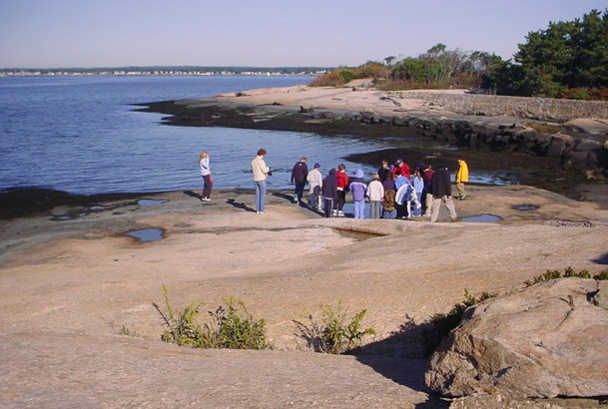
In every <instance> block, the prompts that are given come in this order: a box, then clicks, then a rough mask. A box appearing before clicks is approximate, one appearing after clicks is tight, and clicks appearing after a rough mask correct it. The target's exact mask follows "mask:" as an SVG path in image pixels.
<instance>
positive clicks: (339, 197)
mask: <svg viewBox="0 0 608 409" xmlns="http://www.w3.org/2000/svg"><path fill="white" fill-rule="evenodd" d="M344 203H346V190H338V191H337V193H336V210H337V211H339V212H341V211H342V209H343V208H344Z"/></svg>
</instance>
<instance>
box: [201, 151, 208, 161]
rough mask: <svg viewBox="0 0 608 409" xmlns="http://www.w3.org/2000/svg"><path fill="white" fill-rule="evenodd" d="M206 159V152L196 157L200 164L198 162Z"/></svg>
mask: <svg viewBox="0 0 608 409" xmlns="http://www.w3.org/2000/svg"><path fill="white" fill-rule="evenodd" d="M208 157H209V152H207V151H202V152H201V153H200V155H198V161H199V162H200V161H202V160H203V159H205V158H208Z"/></svg>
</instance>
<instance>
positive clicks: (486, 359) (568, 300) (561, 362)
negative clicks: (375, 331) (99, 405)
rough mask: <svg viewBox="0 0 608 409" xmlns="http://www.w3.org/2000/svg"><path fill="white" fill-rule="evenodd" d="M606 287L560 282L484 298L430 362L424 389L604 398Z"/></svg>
mask: <svg viewBox="0 0 608 409" xmlns="http://www.w3.org/2000/svg"><path fill="white" fill-rule="evenodd" d="M598 289H599V290H600V291H599V293H598V294H597V295H599V294H602V295H603V294H605V293H608V282H606V281H599V282H596V281H595V280H592V279H581V278H564V279H560V280H553V281H550V282H545V283H541V284H537V285H534V286H532V287H530V288H527V289H525V290H523V291H521V292H517V293H514V294H510V295H507V296H504V297H500V298H496V299H490V300H487V301H485V302H483V303H481V304H479V305H477V306H475V307H472V308H470V309H469V310H467V312H466V313H465V321H464V322H463V323H462V324H461V326H460V327H458V328H457V329H456V330H454V331H453V332H452V333H451V334H450V336H449V337H448V338H446V339H445V340H444V341H443V343H442V345H441V346H440V347H439V349H438V350H437V352H435V354H433V356H432V357H431V368H430V370H429V371H427V373H426V374H425V381H426V383H427V385H428V386H429V387H430V388H431V389H433V390H434V391H436V392H439V393H442V394H444V395H449V396H468V395H472V394H475V393H488V394H496V393H503V394H505V395H506V396H510V397H512V398H517V399H526V398H553V397H556V396H569V397H594V396H606V395H608V343H607V342H606V339H607V338H608V305H604V304H605V303H604V299H603V298H601V299H599V301H598V298H597V297H595V298H592V297H591V296H592V295H594V291H596V290H598Z"/></svg>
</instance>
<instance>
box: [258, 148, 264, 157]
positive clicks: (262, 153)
mask: <svg viewBox="0 0 608 409" xmlns="http://www.w3.org/2000/svg"><path fill="white" fill-rule="evenodd" d="M258 156H266V150H265V149H264V148H260V149H258Z"/></svg>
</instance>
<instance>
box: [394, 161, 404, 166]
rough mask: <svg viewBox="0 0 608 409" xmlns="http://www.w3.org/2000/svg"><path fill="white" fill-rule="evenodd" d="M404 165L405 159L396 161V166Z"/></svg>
mask: <svg viewBox="0 0 608 409" xmlns="http://www.w3.org/2000/svg"><path fill="white" fill-rule="evenodd" d="M402 163H403V159H397V160H396V161H395V166H401V164H402Z"/></svg>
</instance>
